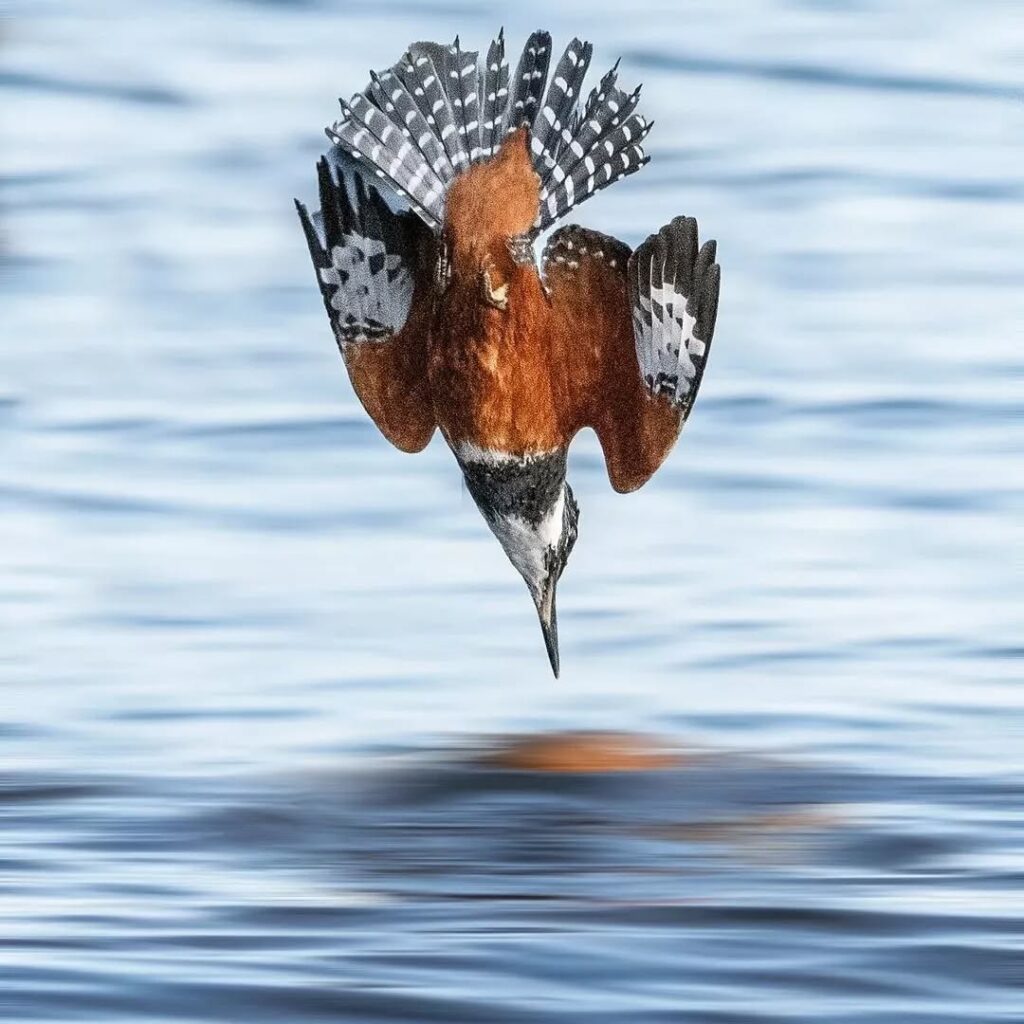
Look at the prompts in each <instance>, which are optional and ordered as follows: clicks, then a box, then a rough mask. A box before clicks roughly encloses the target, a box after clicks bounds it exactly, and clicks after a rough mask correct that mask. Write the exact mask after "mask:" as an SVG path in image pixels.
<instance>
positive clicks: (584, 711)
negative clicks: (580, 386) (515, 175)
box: [0, 0, 1024, 1024]
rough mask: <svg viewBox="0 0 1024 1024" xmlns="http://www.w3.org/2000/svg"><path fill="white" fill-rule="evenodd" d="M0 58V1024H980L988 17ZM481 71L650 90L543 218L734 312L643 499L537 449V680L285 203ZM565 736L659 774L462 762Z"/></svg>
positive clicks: (993, 261)
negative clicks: (586, 231)
mask: <svg viewBox="0 0 1024 1024" xmlns="http://www.w3.org/2000/svg"><path fill="white" fill-rule="evenodd" d="M2 24H3V35H4V39H3V50H2V53H0V60H2V71H0V104H2V110H0V118H2V124H0V132H2V135H0V139H2V146H0V172H2V174H0V187H2V190H3V194H2V203H0V232H2V247H3V249H2V261H3V263H2V276H3V279H2V285H0V287H2V344H0V683H2V691H0V783H2V789H0V826H2V830H0V1017H2V1018H3V1020H5V1021H28V1020H37V1021H96V1022H110V1021H120V1020H124V1021H133V1022H141V1021H153V1022H158V1021H159V1022H186V1021H187V1022H211V1024H212V1022H222V1021H223V1022H228V1021H230V1022H236V1021H243V1020H244V1021H247V1022H257V1021H288V1022H291V1024H299V1022H306V1021H354V1022H364V1021H387V1022H399V1021H401V1022H417V1024H418V1022H424V1021H444V1022H454V1021H466V1022H478V1021H488V1022H492V1021H493V1022H498V1021H501V1022H505V1021H508V1022H584V1021H585V1022H588V1024H595V1022H609V1024H611V1022H616V1024H617V1022H624V1021H629V1022H630V1024H640V1022H645V1024H646V1022H667V1021H693V1022H701V1024H704V1022H716V1024H724V1022H737V1024H739V1022H743V1024H750V1022H761V1021H764V1022H768V1021H776V1022H782V1021H785V1022H791V1021H808V1022H812V1021H813V1022H814V1024H840V1022H842V1024H853V1022H857V1024H888V1022H896V1021H898V1022H901V1024H917V1022H919V1024H952V1022H958V1024H960V1022H962V1024H987V1022H1006V1021H1024V688H1022V674H1021V656H1022V654H1024V646H1022V643H1024V642H1022V618H1024V616H1022V600H1021V599H1022V586H1021V570H1022V551H1024V543H1022V542H1024V536H1022V529H1021V511H1022V505H1024V501H1022V496H1021V492H1022V488H1021V483H1022V476H1021V455H1022V452H1024V443H1022V442H1024V419H1022V417H1021V416H1020V398H1021V381H1022V378H1024V372H1022V371H1024V350H1022V342H1024V9H1022V8H1021V5H1020V4H1019V3H1015V2H1014V3H1010V2H1007V3H1000V2H998V0H984V2H980V0H977V2H973V3H964V2H962V0H928V2H927V3H926V2H923V0H907V2H905V3H900V4H894V3H883V2H879V0H843V2H835V3H812V2H809V0H804V2H799V0H763V2H762V0H740V2H736V3H731V4H727V5H725V4H719V3H716V2H713V0H694V2H685V3H675V2H672V3H669V2H665V0H639V2H638V3H634V4H630V5H627V6H626V8H625V9H623V7H622V6H621V5H618V4H611V3H605V2H601V3H586V4H584V3H580V2H575V0H574V2H570V3H563V4H559V5H557V6H556V5H553V4H543V3H538V2H534V0H524V2H520V3H517V4H514V5H509V6H508V7H498V6H494V5H491V6H489V5H487V4H477V3H468V2H460V0H441V2H437V3H430V2H428V3H400V2H376V3H372V4H370V3H367V4H343V3H332V2H328V0H320V2H318V0H309V2H301V0H295V2H284V0H281V2H271V0H266V2H243V0H205V2H198V0H195V2H184V0H165V2H163V3H161V4H136V3H129V2H128V0H89V2H84V0H83V2H80V3H73V2H70V0H64V2H59V0H21V2H18V0H15V2H14V3H13V5H11V6H9V8H8V12H7V16H6V18H5V20H4V21H3V23H2ZM500 24H504V26H505V29H506V34H507V36H508V37H509V41H510V48H512V47H514V45H515V44H517V43H519V42H520V41H521V40H522V39H524V38H525V36H526V34H527V33H528V32H529V31H530V30H532V29H534V28H537V27H547V28H549V29H550V30H551V31H552V32H553V33H554V35H555V41H556V44H563V45H564V43H565V42H567V41H568V39H569V38H570V37H571V36H572V35H573V34H580V35H583V36H584V37H586V38H590V39H592V40H594V42H595V44H596V47H597V52H596V54H595V62H594V71H595V72H597V71H599V70H603V67H605V66H607V65H608V64H610V63H611V62H612V61H613V60H614V59H615V57H617V56H619V55H620V54H621V55H622V57H623V65H622V78H623V81H624V82H626V83H632V82H635V81H639V80H642V81H643V82H644V83H645V92H644V103H643V109H644V111H645V113H647V115H648V116H651V117H653V118H655V119H656V121H657V125H656V127H655V129H654V132H653V133H652V136H651V139H650V146H649V151H650V152H651V155H652V158H653V159H652V163H651V165H650V166H649V167H648V168H646V169H645V170H644V171H643V172H642V173H641V174H640V175H638V176H636V177H634V178H630V179H629V180H627V181H626V182H624V183H621V184H619V185H616V186H615V187H614V188H612V189H610V190H609V191H607V192H604V193H602V194H601V196H600V197H598V198H596V199H594V200H593V201H591V202H589V203H587V204H586V206H584V207H583V208H582V209H581V210H580V211H579V220H580V221H581V222H583V223H585V224H587V225H588V226H592V227H596V228H599V229H601V230H605V231H608V232H611V233H614V234H616V235H618V236H620V237H622V238H624V239H625V240H627V241H628V242H630V243H631V244H634V245H635V244H637V243H638V242H639V241H641V240H642V238H643V237H644V236H645V235H646V234H647V233H648V232H649V231H651V230H654V229H656V228H657V227H658V226H660V225H661V224H663V223H665V222H666V221H667V220H668V219H669V218H671V217H672V216H673V215H675V214H678V213H686V214H692V215H695V216H696V217H697V218H698V220H699V223H700V225H701V229H702V234H703V235H704V236H706V237H715V238H717V239H718V241H719V246H720V260H721V263H722V267H723V274H724V287H723V297H722V306H721V312H720V316H719V325H718V332H717V338H716V347H715V351H714V352H713V355H712V359H711V363H710V368H709V371H708V374H707V377H706V379H705V383H704V386H703V390H702V393H701V398H700V400H699V402H698V404H697V408H696V411H695V414H694V416H693V417H692V419H691V421H690V423H689V425H688V426H687V429H686V431H685V434H684V437H683V439H682V441H681V443H680V445H679V446H678V448H677V449H676V451H675V453H674V454H673V455H672V457H671V459H670V461H669V462H668V464H667V465H666V467H665V468H664V469H663V470H662V471H661V472H660V473H659V474H658V475H657V476H656V477H655V478H654V480H653V481H652V482H651V483H650V484H649V485H648V486H647V487H646V488H645V489H644V490H642V491H641V492H639V493H637V494H635V495H632V496H629V497H619V496H616V495H614V494H612V493H611V491H610V490H609V488H608V486H607V483H606V480H605V476H604V471H603V467H602V464H601V462H600V459H599V456H598V452H597V447H596V443H595V442H594V440H593V439H592V438H590V437H586V438H583V439H581V441H580V442H579V443H578V445H577V448H576V449H575V451H574V453H573V458H572V462H571V481H572V484H573V487H574V488H575V490H576V493H577V496H578V498H579V501H580V505H581V507H582V519H581V532H580V541H579V544H578V545H577V548H576V552H575V555H574V557H573V560H572V563H571V565H570V567H569V570H568V572H567V574H566V576H565V578H564V580H563V583H562V586H561V589H560V599H561V600H560V610H561V619H562V622H561V626H562V628H561V633H562V662H563V678H562V680H561V681H559V682H557V683H556V682H554V681H553V680H552V679H551V677H550V672H549V671H548V668H547V664H546V658H545V656H544V651H543V647H542V644H541V639H540V635H539V631H538V629H537V624H536V619H535V615H534V612H533V609H532V606H531V604H530V601H529V599H528V596H527V594H526V591H525V589H524V587H523V585H522V583H521V581H520V580H519V579H518V577H517V576H516V575H515V573H514V571H513V570H512V569H511V567H510V566H509V565H508V563H507V562H506V560H505V558H504V555H503V554H502V552H501V550H500V549H499V547H498V545H497V544H496V543H495V541H494V540H493V538H492V537H491V536H490V534H489V533H488V532H487V530H486V527H485V525H484V523H483V520H482V519H481V517H480V516H479V514H478V513H477V511H476V509H475V507H474V506H473V504H472V501H471V500H470V499H469V497H468V495H467V494H466V493H465V491H464V489H463V488H462V487H461V484H460V480H459V476H458V473H457V471H456V468H455V465H454V462H453V460H452V459H451V457H450V455H449V454H448V452H447V450H446V449H445V448H444V447H443V445H442V443H441V441H440V439H435V441H434V443H432V445H431V446H430V448H429V449H428V450H427V451H426V452H425V453H424V454H422V455H420V456H417V457H410V456H406V455H402V454H399V453H398V452H397V451H395V450H394V449H392V448H390V447H389V446H388V445H387V443H386V442H385V441H384V440H383V439H382V438H381V437H380V436H379V435H378V434H377V432H376V430H375V429H374V427H373V426H372V424H371V423H370V422H369V420H368V419H367V418H366V416H365V415H364V414H363V413H362V411H361V409H360V408H359V406H358V403H357V401H356V399H355V398H354V396H353V393H352V391H351V389H350V387H349V385H348V383H347V380H346V378H345V375H344V371H343V368H342V364H341V361H340V360H339V358H338V355H337V352H336V350H335V347H334V342H333V340H332V338H331V336H330V331H329V328H328V325H327V322H326V318H325V317H324V314H323V309H322V306H321V302H320V298H319V295H318V293H317V289H316V286H315V283H314V278H313V273H312V270H311V267H310V265H309V260H308V256H307V253H306V251H305V247H304V242H303V239H302V236H301V233H300V231H299V228H298V224H297V222H296V219H295V216H294V211H293V209H292V206H291V200H292V197H293V196H299V197H301V198H303V199H306V200H312V199H313V198H314V195H315V187H314V184H315V183H314V171H313V165H314V161H315V159H316V157H317V155H318V154H319V153H320V152H321V151H322V150H323V148H324V147H325V144H326V143H325V139H324V137H323V134H322V128H323V125H324V124H326V123H328V122H329V121H331V120H333V119H334V117H335V112H336V105H335V97H336V96H338V95H341V94H345V95H348V94H349V93H351V92H352V91H354V90H355V89H357V88H361V87H362V85H363V84H364V83H365V81H366V78H367V70H368V69H369V68H370V67H371V66H372V67H382V66H386V65H388V64H390V63H391V62H392V61H393V60H395V59H396V57H397V56H398V54H399V53H400V51H401V50H402V48H403V47H404V46H405V45H406V44H407V43H409V42H410V41H412V40H415V39H421V38H432V39H440V40H445V41H447V40H449V39H450V38H451V37H452V36H454V35H455V34H456V33H457V32H458V33H461V36H462V40H463V43H464V45H467V46H471V47H475V46H484V45H486V42H487V41H488V40H489V39H490V38H491V36H492V35H493V33H494V32H495V31H496V30H497V28H498V27H499V25H500ZM606 729H615V730H625V731H628V732H631V733H635V734H639V735H640V736H647V735H651V736H659V737H662V738H663V740H664V742H665V743H668V744H671V745H673V746H675V747H677V748H679V749H680V750H681V751H682V752H683V755H682V757H681V759H680V760H678V761H676V762H673V764H672V765H671V766H670V767H650V769H649V770H641V771H632V772H626V771H617V770H608V771H604V772H597V773H590V774H580V773H574V772H568V773H550V772H547V771H543V770H541V768H542V767H543V766H539V765H537V764H534V763H532V762H528V761H527V762H517V761H516V760H515V759H514V758H511V759H510V758H503V757H495V756H493V751H494V749H495V747H496V746H497V748H498V749H502V745H503V744H506V743H513V744H514V742H515V741H514V740H511V739H509V737H514V736H516V735H525V736H528V737H536V736H543V735H545V734H546V733H548V732H556V733H557V732H560V731H575V730H606ZM637 742H640V741H637ZM611 767H612V768H614V766H611Z"/></svg>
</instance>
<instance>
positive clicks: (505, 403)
mask: <svg viewBox="0 0 1024 1024" xmlns="http://www.w3.org/2000/svg"><path fill="white" fill-rule="evenodd" d="M509 263H510V265H509V266H503V267H501V268H500V276H498V277H496V280H497V281H500V282H501V285H502V286H503V285H505V284H507V285H508V292H507V308H506V309H505V310H500V309H496V308H493V307H491V306H489V305H488V304H487V303H486V302H485V301H484V300H483V297H482V296H483V292H482V286H480V285H479V284H476V283H470V282H466V283H459V284H455V285H453V288H452V290H451V291H450V293H449V295H448V297H447V301H446V302H445V303H444V304H443V306H442V307H441V309H440V310H439V312H438V317H437V320H436V321H435V326H434V330H433V332H432V333H431V339H430V345H429V353H428V366H429V374H430V388H431V394H432V396H433V402H434V414H435V416H436V418H437V422H438V425H439V426H440V427H441V430H442V431H443V432H444V434H445V437H446V438H447V439H448V441H449V443H450V444H452V445H453V446H454V447H457V446H458V445H459V444H460V443H462V442H466V441H468V442H470V443H472V444H474V445H477V446H478V447H480V448H490V449H497V450H500V451H506V452H513V453H517V454H524V453H527V452H538V451H550V450H552V449H554V448H559V447H561V446H563V445H564V444H566V443H567V442H568V440H569V438H568V436H567V435H566V434H565V432H564V430H563V425H562V422H561V417H560V415H559V411H558V409H557V406H556V398H555V393H554V390H553V387H552V367H551V358H552V349H551V329H550V328H551V324H550V310H549V308H548V305H547V300H546V299H545V296H544V292H543V289H542V288H541V285H540V279H539V278H538V276H537V274H536V271H534V270H533V268H532V267H521V266H516V265H514V264H511V261H509Z"/></svg>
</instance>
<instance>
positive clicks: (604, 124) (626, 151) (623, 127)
mask: <svg viewBox="0 0 1024 1024" xmlns="http://www.w3.org/2000/svg"><path fill="white" fill-rule="evenodd" d="M615 77H616V74H615V69H614V68H613V69H612V70H611V71H610V72H609V73H608V74H607V75H605V77H604V78H603V79H602V80H601V84H600V85H599V86H598V87H597V88H596V89H595V90H594V91H593V92H591V94H590V97H589V99H588V100H587V105H586V107H585V108H584V111H583V116H582V117H581V118H580V119H579V121H578V122H577V124H576V126H575V130H572V129H570V130H569V131H567V132H566V133H565V136H567V137H565V138H564V141H565V146H564V148H563V149H562V150H561V153H560V155H559V158H558V160H557V162H556V163H555V164H554V166H552V167H551V168H550V170H549V171H548V173H547V174H546V175H545V176H544V178H543V181H542V186H541V197H540V198H541V208H540V212H539V214H538V217H537V223H536V226H537V228H538V229H542V228H544V227H547V226H548V225H549V224H551V223H553V221H555V220H557V219H558V218H560V217H564V216H565V214H566V213H568V212H569V210H571V209H572V208H573V207H575V206H578V205H579V204H580V203H582V202H583V201H584V200H585V199H589V198H590V196H592V195H594V194H595V193H596V192H599V191H600V190H601V189H602V188H605V187H606V186H608V185H610V184H611V183H612V182H614V181H618V180H619V178H622V177H625V176H626V175H627V174H632V173H633V172H634V171H638V170H639V169H640V168H641V167H643V166H644V164H646V163H647V161H648V157H647V156H645V154H644V151H643V145H642V143H643V140H644V139H645V138H646V136H647V133H648V132H649V131H650V130H651V126H652V125H653V122H648V121H647V120H646V119H645V118H644V117H642V116H641V115H640V114H637V113H634V111H635V109H636V105H637V103H638V101H639V99H640V90H639V88H637V89H636V90H634V91H633V92H632V93H625V92H623V91H622V90H621V89H619V88H618V87H617V86H616V85H615Z"/></svg>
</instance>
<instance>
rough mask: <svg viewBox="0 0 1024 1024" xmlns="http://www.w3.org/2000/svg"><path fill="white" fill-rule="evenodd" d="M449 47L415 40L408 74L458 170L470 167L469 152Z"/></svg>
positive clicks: (424, 109) (427, 116)
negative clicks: (451, 80) (451, 79)
mask: <svg viewBox="0 0 1024 1024" xmlns="http://www.w3.org/2000/svg"><path fill="white" fill-rule="evenodd" d="M448 57H449V54H448V47H446V46H440V45H438V44H437V43H414V44H413V45H412V46H410V47H409V53H408V58H409V60H408V63H407V64H406V73H407V74H408V75H409V76H410V79H411V81H410V82H409V84H410V85H411V86H412V94H413V96H414V97H415V98H416V100H417V101H418V102H420V109H421V110H423V112H424V114H425V116H426V118H427V124H429V125H430V126H431V127H432V128H433V129H434V131H435V133H436V134H437V137H438V138H439V139H440V140H441V145H442V146H444V150H445V152H446V153H447V154H448V160H449V162H450V163H451V165H452V167H453V168H454V169H455V172H456V173H458V172H459V171H464V170H465V169H466V168H467V167H468V166H469V153H468V152H467V150H466V147H465V145H464V144H463V136H462V135H460V134H459V124H458V119H457V117H456V114H455V108H454V106H453V105H452V100H451V97H450V96H449V95H448V92H447V85H448V64H449V60H448Z"/></svg>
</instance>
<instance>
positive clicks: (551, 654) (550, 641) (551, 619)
mask: <svg viewBox="0 0 1024 1024" xmlns="http://www.w3.org/2000/svg"><path fill="white" fill-rule="evenodd" d="M557 585H558V580H557V579H555V578H554V577H548V580H547V582H546V583H545V584H544V587H543V589H541V590H540V591H538V592H537V593H536V594H535V595H534V597H533V600H534V603H535V604H536V605H537V615H538V616H539V617H540V628H541V632H542V633H543V634H544V646H545V647H546V648H547V649H548V660H549V661H550V662H551V671H552V672H554V673H555V678H556V679H557V678H558V613H557V611H556V610H555V587H556V586H557Z"/></svg>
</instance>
